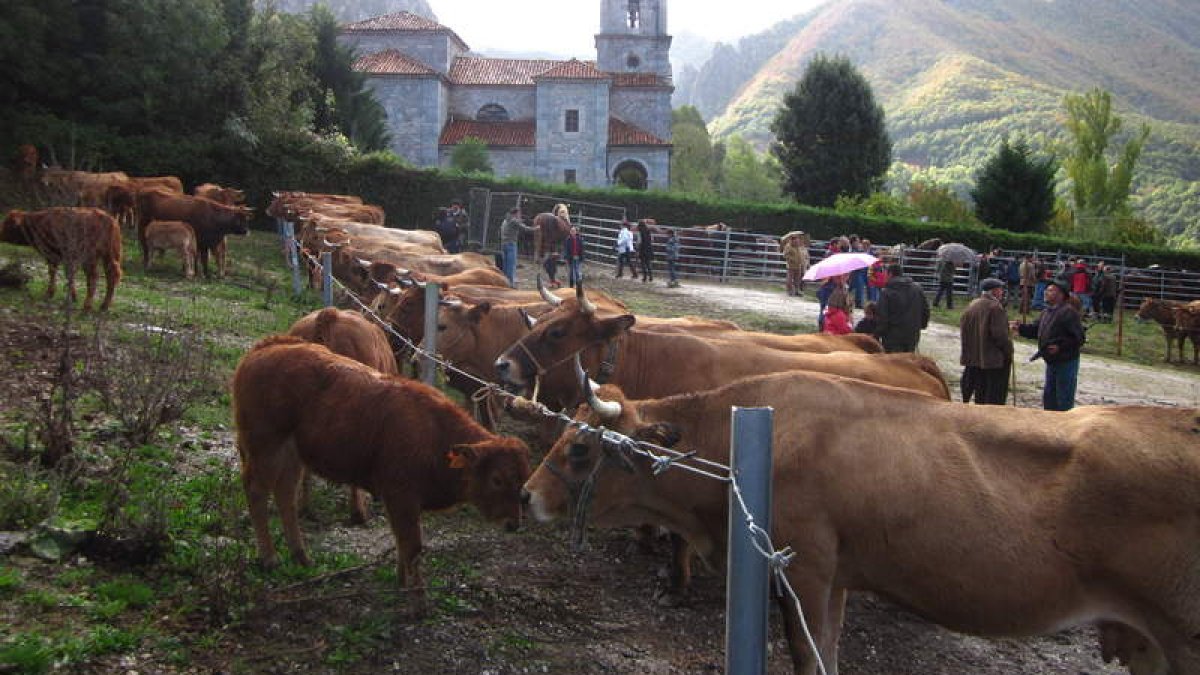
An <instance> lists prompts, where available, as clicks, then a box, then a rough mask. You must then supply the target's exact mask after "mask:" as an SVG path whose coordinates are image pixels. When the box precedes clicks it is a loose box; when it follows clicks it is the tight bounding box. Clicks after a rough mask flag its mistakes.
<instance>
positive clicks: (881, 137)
mask: <svg viewBox="0 0 1200 675" xmlns="http://www.w3.org/2000/svg"><path fill="white" fill-rule="evenodd" d="M771 131H772V132H773V133H774V134H775V143H773V144H772V146H771V151H772V152H773V153H774V154H775V156H776V157H777V158H778V159H779V163H780V165H781V166H782V168H783V172H784V186H783V189H784V191H785V192H787V193H789V194H791V195H792V196H794V197H795V199H796V201H799V202H802V203H805V204H812V205H815V206H833V204H834V202H835V201H836V200H837V197H838V195H842V194H845V195H849V196H852V197H859V196H866V195H868V194H870V193H871V192H872V191H873V190H874V189H875V188H877V187H878V186H879V185H880V183H881V181H882V178H883V175H884V173H886V172H887V169H888V165H889V164H891V159H892V142H891V139H890V138H888V135H887V129H886V128H885V127H884V116H883V107H882V106H881V105H879V104H878V103H876V102H875V95H874V94H873V93H872V91H871V86H870V85H869V84H868V83H867V81H866V79H865V78H864V77H863V76H862V74H860V73H859V72H858V70H856V69H855V68H854V66H853V65H852V64H851V63H850V60H849V59H848V58H846V57H844V56H840V57H835V58H828V57H825V56H823V55H818V56H817V57H816V58H815V59H813V61H812V63H810V64H809V65H808V68H806V69H805V71H804V76H803V77H802V78H801V79H800V81H799V82H798V83H797V84H796V88H795V90H794V91H792V92H791V93H790V94H788V95H787V96H786V97H785V98H784V103H783V107H782V108H781V109H780V110H779V112H778V113H777V114H776V116H775V120H774V121H773V122H772V123H771Z"/></svg>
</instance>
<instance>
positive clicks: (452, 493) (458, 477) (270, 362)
mask: <svg viewBox="0 0 1200 675" xmlns="http://www.w3.org/2000/svg"><path fill="white" fill-rule="evenodd" d="M233 413H234V419H235V422H236V424H237V437H238V453H239V454H240V456H241V464H242V484H243V486H244V487H245V490H246V499H247V502H248V503H249V507H250V519H251V521H252V522H253V524H254V532H255V538H256V540H257V544H258V552H259V555H260V557H261V558H262V561H263V563H264V564H265V565H268V566H273V565H275V564H276V554H275V548H274V545H273V543H272V541H271V534H270V531H269V529H268V527H267V520H268V515H269V514H268V500H269V498H270V496H271V495H272V494H273V495H274V497H275V504H276V507H277V508H278V509H279V513H280V518H281V520H282V521H283V531H284V537H285V539H286V540H287V543H288V548H289V549H290V550H291V553H292V558H293V559H294V560H295V561H296V562H299V563H300V564H304V565H307V564H309V557H308V553H307V552H306V550H305V546H304V539H303V536H302V535H301V533H300V527H299V524H298V523H297V519H296V515H297V514H296V511H297V507H298V504H297V497H298V491H299V488H300V483H301V480H302V478H303V475H304V472H305V468H307V469H308V470H311V471H312V472H313V473H315V474H317V475H319V476H322V477H324V478H326V479H328V480H331V481H334V482H338V483H346V484H349V485H353V486H355V487H359V488H362V489H364V490H369V491H371V492H372V493H373V494H374V495H376V496H377V497H379V498H380V499H381V500H382V501H383V504H384V507H385V508H386V510H387V516H388V522H389V524H390V525H391V528H392V533H393V534H394V535H395V537H396V552H397V557H398V562H397V565H396V567H397V572H398V573H399V577H400V584H401V586H403V587H404V588H406V589H408V590H409V591H411V596H410V597H411V598H412V607H413V608H414V609H415V610H416V611H417V612H418V613H423V612H424V610H425V608H426V602H425V582H424V580H423V579H422V577H421V569H420V561H419V556H420V553H421V546H422V544H421V525H420V515H421V512H422V511H426V510H430V509H445V508H448V507H451V506H454V505H456V504H460V503H462V502H470V503H471V504H473V505H475V507H476V508H477V509H479V512H480V513H482V514H483V515H484V516H485V517H487V518H489V519H492V520H503V521H505V522H506V524H507V525H508V526H509V527H510V528H515V527H516V526H517V525H518V523H519V522H520V517H521V503H520V489H521V484H522V482H523V481H524V480H525V479H526V478H527V477H528V476H529V449H528V448H527V447H525V445H524V444H523V443H522V442H521V441H519V440H517V439H514V438H506V437H503V436H496V435H493V434H491V433H490V432H488V431H487V430H486V429H484V428H483V427H481V426H479V425H478V424H476V423H475V422H474V421H472V420H471V418H470V417H468V416H467V414H466V413H464V412H463V411H462V410H461V409H459V408H458V406H456V405H455V404H454V402H453V401H451V400H450V399H448V398H447V397H446V396H445V395H444V394H442V393H441V392H440V391H438V390H436V389H434V388H432V387H429V386H426V385H424V384H421V383H420V382H416V381H412V380H404V379H401V378H399V377H396V376H392V375H384V374H383V373H380V372H379V371H377V370H375V369H374V368H371V367H369V366H365V365H363V364H361V363H359V362H357V361H355V360H353V359H349V358H346V357H344V356H339V355H337V354H334V353H333V352H331V351H329V350H328V349H327V348H326V347H324V346H322V345H314V344H310V343H308V342H304V341H303V340H301V339H299V338H296V337H291V336H275V337H270V338H267V339H265V340H263V341H261V342H259V343H258V344H257V345H255V346H254V348H253V349H251V351H250V352H249V353H248V354H246V355H245V356H244V357H242V361H241V363H239V364H238V367H237V371H236V372H235V373H234V376H233Z"/></svg>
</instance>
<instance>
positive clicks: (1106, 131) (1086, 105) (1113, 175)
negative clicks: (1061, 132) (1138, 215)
mask: <svg viewBox="0 0 1200 675" xmlns="http://www.w3.org/2000/svg"><path fill="white" fill-rule="evenodd" d="M1064 105H1065V106H1066V109H1067V122H1066V126H1067V132H1068V133H1069V134H1070V135H1071V141H1070V144H1069V146H1068V148H1067V151H1066V152H1065V157H1066V161H1065V162H1064V166H1065V168H1066V170H1067V176H1068V177H1069V178H1070V179H1071V197H1072V199H1073V200H1074V202H1075V216H1076V218H1077V219H1080V218H1083V219H1098V220H1107V219H1112V218H1120V217H1124V216H1128V215H1129V188H1130V186H1131V184H1132V183H1133V170H1134V167H1135V166H1136V165H1137V161H1138V158H1139V157H1140V156H1141V154H1142V148H1143V147H1144V146H1145V144H1146V139H1147V138H1148V137H1149V136H1150V127H1149V126H1147V125H1145V124H1143V125H1142V126H1141V128H1140V129H1139V130H1138V132H1137V133H1135V134H1134V135H1133V137H1131V138H1130V139H1128V140H1127V141H1126V142H1125V145H1124V147H1122V148H1121V150H1120V151H1119V153H1118V155H1117V159H1116V161H1115V162H1113V163H1112V164H1111V165H1110V164H1109V158H1108V148H1109V145H1110V144H1111V143H1112V141H1113V138H1114V137H1115V136H1116V135H1117V134H1118V133H1120V131H1121V123H1122V120H1121V118H1120V117H1117V116H1116V115H1114V114H1113V112H1112V95H1111V94H1109V93H1108V92H1107V91H1103V90H1101V89H1099V88H1096V89H1092V90H1091V91H1089V92H1088V93H1086V94H1082V95H1079V94H1068V95H1067V96H1066V98H1065V99H1064Z"/></svg>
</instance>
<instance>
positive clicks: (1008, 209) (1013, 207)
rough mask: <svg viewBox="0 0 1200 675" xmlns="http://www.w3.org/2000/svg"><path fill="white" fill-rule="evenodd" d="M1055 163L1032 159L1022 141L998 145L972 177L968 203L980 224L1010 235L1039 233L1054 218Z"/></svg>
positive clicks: (1048, 160) (1050, 158) (1054, 161)
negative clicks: (1012, 233)
mask: <svg viewBox="0 0 1200 675" xmlns="http://www.w3.org/2000/svg"><path fill="white" fill-rule="evenodd" d="M1057 172H1058V162H1057V161H1056V160H1055V159H1054V157H1053V156H1050V157H1046V158H1043V159H1034V158H1033V157H1032V153H1031V152H1030V150H1029V145H1028V144H1027V143H1026V142H1025V140H1024V139H1022V138H1018V139H1017V140H1016V142H1014V143H1009V142H1008V139H1007V138H1005V139H1004V140H1002V141H1001V142H1000V148H999V149H998V150H997V151H996V154H995V155H993V156H992V158H991V159H989V160H988V161H987V164H985V165H984V166H983V169H981V170H980V171H979V174H978V175H977V176H976V177H975V187H974V188H973V189H972V190H971V199H974V200H975V216H976V217H977V218H979V220H980V221H982V222H983V223H985V224H987V225H990V226H992V227H997V228H1000V229H1004V230H1009V231H1012V232H1041V231H1044V230H1045V228H1046V223H1048V222H1049V221H1050V218H1052V217H1053V216H1054V187H1055V184H1056V182H1057V181H1056V179H1055V177H1054V175H1055V173H1057Z"/></svg>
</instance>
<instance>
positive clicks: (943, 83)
mask: <svg viewBox="0 0 1200 675" xmlns="http://www.w3.org/2000/svg"><path fill="white" fill-rule="evenodd" d="M996 5H1003V8H1002V9H1001V8H998V7H996ZM1193 28H1194V29H1195V32H1188V31H1191V30H1192V29H1193ZM1196 35H1200V22H1198V21H1197V19H1196V18H1195V16H1194V12H1191V11H1190V10H1188V9H1187V8H1186V7H1185V6H1184V5H1183V4H1182V3H1177V2H1164V3H1156V4H1155V7H1153V8H1152V9H1150V10H1145V11H1144V10H1143V9H1141V8H1138V9H1133V8H1131V7H1130V6H1128V5H1126V4H1120V3H1115V2H1112V3H1110V2H1096V3H1089V5H1088V6H1087V8H1086V10H1080V5H1079V3H1077V2H1057V3H1044V2H1037V1H1035V0H1021V1H1018V2H1012V3H983V2H978V3H972V2H959V3H955V6H953V7H951V6H950V4H949V3H943V2H936V1H934V0H908V1H906V2H895V3H891V2H883V1H882V0H849V1H846V2H833V3H830V4H829V5H827V6H826V7H825V8H824V10H823V11H819V12H817V13H816V14H814V15H813V17H812V18H811V20H809V21H808V22H807V23H805V24H803V25H802V26H801V27H800V28H799V29H798V30H797V32H796V33H795V35H794V37H793V38H792V39H791V41H790V42H789V43H788V44H787V45H786V46H785V47H784V48H783V49H782V50H781V51H780V52H779V53H778V54H777V55H776V56H775V57H774V58H772V59H771V60H770V61H768V62H767V64H766V65H765V66H764V67H763V68H762V69H761V70H760V71H759V72H758V74H757V75H756V76H755V77H754V78H753V79H752V80H751V81H750V82H748V83H747V84H746V85H745V86H744V87H743V88H742V89H741V91H740V93H739V95H738V96H737V97H735V98H734V100H733V101H732V102H731V103H730V104H729V106H728V107H727V108H726V111H725V114H724V115H722V116H720V117H718V118H717V119H716V120H714V121H713V124H712V128H713V131H714V134H715V135H716V136H718V137H722V136H728V135H731V134H741V135H743V136H745V137H747V138H749V139H752V140H754V141H756V142H758V143H760V144H765V143H766V142H767V141H768V140H769V131H768V126H769V124H770V120H771V118H772V117H773V115H774V113H775V110H776V108H777V107H778V102H779V101H780V100H781V99H782V96H783V94H784V93H785V92H786V91H788V90H790V88H791V87H792V86H793V85H794V83H795V82H796V80H798V79H799V77H800V76H801V75H802V74H803V70H804V67H805V66H806V65H807V63H808V60H809V59H810V58H811V56H812V55H813V54H815V53H817V52H826V53H838V54H847V55H849V56H850V57H851V59H852V60H853V61H854V62H855V63H856V64H857V65H858V67H859V68H860V69H861V70H862V71H863V73H864V74H865V75H866V76H867V78H868V80H869V81H870V82H871V84H872V87H873V88H874V89H875V92H876V96H877V97H878V99H879V100H880V102H881V103H882V104H883V106H884V108H885V110H886V111H887V115H888V122H889V130H890V131H891V133H892V136H893V138H894V140H895V142H896V147H895V156H896V159H897V160H898V161H900V162H903V163H905V164H907V165H910V167H911V169H916V170H918V171H919V170H926V171H930V172H931V173H932V175H933V176H935V177H936V178H938V179H939V180H942V181H945V182H948V183H952V184H954V185H956V186H957V187H959V188H963V187H965V186H966V185H968V184H970V182H971V181H972V177H973V175H974V173H975V172H976V171H977V170H978V168H979V166H980V165H981V164H982V162H983V161H984V160H985V159H986V157H987V156H989V155H990V154H991V153H992V152H993V151H994V149H995V147H996V146H997V144H998V142H999V140H1000V138H1001V137H1002V136H1003V135H1004V134H1006V133H1007V134H1016V133H1022V134H1025V135H1026V136H1028V137H1030V138H1031V139H1032V141H1033V145H1034V147H1035V148H1050V147H1053V144H1054V142H1055V141H1056V140H1059V138H1060V135H1061V117H1062V111H1061V109H1062V103H1061V102H1062V97H1063V95H1064V94H1066V93H1069V92H1072V91H1082V90H1084V89H1087V88H1090V87H1092V86H1100V87H1103V88H1105V89H1108V90H1110V91H1112V92H1113V93H1114V96H1115V99H1116V103H1117V106H1118V112H1119V114H1121V115H1122V116H1123V117H1124V118H1125V123H1126V128H1127V129H1128V128H1134V127H1135V126H1137V125H1140V124H1141V123H1142V122H1147V123H1149V124H1150V125H1151V127H1152V129H1153V131H1154V133H1153V135H1152V136H1151V140H1150V143H1149V144H1148V147H1147V150H1146V153H1145V155H1144V159H1143V164H1142V167H1143V169H1142V172H1141V173H1140V181H1139V183H1140V185H1139V198H1140V201H1141V204H1142V206H1143V208H1144V210H1145V213H1146V214H1147V215H1149V216H1150V217H1152V218H1153V219H1154V220H1155V221H1156V222H1158V223H1160V224H1161V225H1163V226H1165V227H1167V229H1168V230H1169V231H1171V232H1179V231H1182V230H1183V229H1184V228H1185V227H1186V226H1188V225H1189V224H1192V221H1194V217H1189V214H1194V210H1193V209H1192V208H1191V207H1193V206H1200V94H1198V93H1197V92H1200V80H1198V74H1200V43H1197V40H1196ZM1131 45H1133V47H1132V48H1131ZM911 169H910V170H911ZM1197 234H1200V232H1197Z"/></svg>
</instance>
